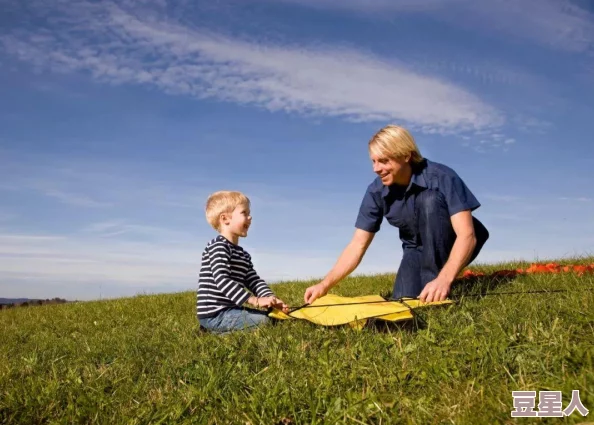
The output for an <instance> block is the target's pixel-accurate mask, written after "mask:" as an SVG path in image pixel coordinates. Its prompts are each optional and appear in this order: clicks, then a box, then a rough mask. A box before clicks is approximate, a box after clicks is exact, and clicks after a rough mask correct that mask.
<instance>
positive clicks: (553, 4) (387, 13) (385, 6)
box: [268, 0, 594, 52]
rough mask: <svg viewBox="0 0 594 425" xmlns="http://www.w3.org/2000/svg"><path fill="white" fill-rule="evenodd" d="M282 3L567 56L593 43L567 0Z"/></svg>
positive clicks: (593, 33) (593, 32)
mask: <svg viewBox="0 0 594 425" xmlns="http://www.w3.org/2000/svg"><path fill="white" fill-rule="evenodd" d="M268 1H270V0H268ZM282 1H284V2H286V3H296V4H301V5H304V6H308V7H316V8H326V9H337V10H345V11H349V12H356V13H357V14H359V15H362V16H369V17H372V18H373V19H378V18H380V19H381V18H390V17H393V16H395V15H396V14H397V13H403V12H411V13H413V12H414V13H428V14H431V15H432V16H433V17H436V18H438V19H442V20H444V21H446V22H448V23H450V24H452V25H453V26H457V27H460V26H462V27H467V28H471V29H473V30H478V31H487V32H491V33H496V34H505V35H508V36H511V37H513V38H516V39H524V40H528V41H532V42H535V43H538V44H541V45H544V46H548V47H551V48H553V49H559V50H565V51H572V52H584V51H591V50H592V45H593V43H594V14H592V13H591V12H589V11H588V10H586V9H584V8H581V7H579V6H578V5H576V4H575V3H573V2H571V1H570V0H522V1H513V0H490V1H475V0H424V1H414V0H366V1H359V0H346V1H333V0H282Z"/></svg>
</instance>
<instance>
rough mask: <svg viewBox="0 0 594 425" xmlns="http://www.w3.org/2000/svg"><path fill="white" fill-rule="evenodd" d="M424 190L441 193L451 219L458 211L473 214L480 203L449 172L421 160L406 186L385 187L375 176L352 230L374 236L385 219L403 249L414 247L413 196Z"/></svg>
mask: <svg viewBox="0 0 594 425" xmlns="http://www.w3.org/2000/svg"><path fill="white" fill-rule="evenodd" d="M426 189H434V190H438V191H439V192H441V193H442V194H443V195H444V197H445V200H446V203H447V206H448V210H449V213H450V216H452V215H454V214H456V213H459V212H460V211H464V210H470V211H474V210H475V209H477V208H478V207H480V205H481V204H480V203H479V201H478V200H477V199H476V198H475V197H474V195H473V194H472V192H471V191H470V189H468V187H467V186H466V184H465V183H464V182H463V181H462V179H461V178H460V177H459V176H458V174H456V172H455V171H454V170H452V169H451V168H449V167H447V166H445V165H443V164H439V163H437V162H433V161H429V160H428V159H426V158H425V159H424V160H423V161H422V162H421V163H420V164H416V165H414V164H413V174H412V176H411V180H410V183H409V185H408V186H406V187H405V186H399V185H391V186H384V184H383V183H382V180H381V178H380V177H379V176H378V177H376V178H375V180H374V181H373V182H372V183H371V184H370V185H369V186H368V187H367V191H366V192H365V196H364V197H363V201H362V202H361V207H360V208H359V215H358V216H357V221H356V223H355V227H356V228H358V229H361V230H366V231H368V232H372V233H376V232H378V231H379V229H380V225H381V223H382V221H383V219H384V217H386V220H387V221H388V223H390V224H391V225H392V226H395V227H397V228H398V229H399V231H400V240H401V241H402V242H403V247H406V246H416V243H417V242H416V241H417V235H416V230H415V228H416V226H415V216H414V196H411V195H414V194H418V193H419V192H421V191H423V190H426Z"/></svg>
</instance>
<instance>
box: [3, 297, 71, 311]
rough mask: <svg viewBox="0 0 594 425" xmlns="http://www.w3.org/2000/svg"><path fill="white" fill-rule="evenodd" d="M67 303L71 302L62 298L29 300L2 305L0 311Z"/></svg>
mask: <svg viewBox="0 0 594 425" xmlns="http://www.w3.org/2000/svg"><path fill="white" fill-rule="evenodd" d="M67 302H69V301H67V300H64V299H62V298H52V299H51V300H50V299H46V300H27V301H23V302H17V303H8V304H0V310H5V309H8V308H14V307H30V306H34V305H44V304H64V303H67Z"/></svg>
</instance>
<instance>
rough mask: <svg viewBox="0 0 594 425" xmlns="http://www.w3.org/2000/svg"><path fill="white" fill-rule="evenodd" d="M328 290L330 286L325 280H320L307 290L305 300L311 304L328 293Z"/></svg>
mask: <svg viewBox="0 0 594 425" xmlns="http://www.w3.org/2000/svg"><path fill="white" fill-rule="evenodd" d="M327 292H328V287H327V286H326V285H325V284H324V283H323V282H320V283H318V284H317V285H313V286H310V287H309V288H307V289H306V290H305V295H304V296H303V300H304V301H305V302H306V304H311V303H313V302H314V301H315V300H317V299H318V298H320V297H323V296H324V295H326V293H327Z"/></svg>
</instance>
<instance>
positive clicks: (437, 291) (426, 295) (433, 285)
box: [419, 276, 452, 303]
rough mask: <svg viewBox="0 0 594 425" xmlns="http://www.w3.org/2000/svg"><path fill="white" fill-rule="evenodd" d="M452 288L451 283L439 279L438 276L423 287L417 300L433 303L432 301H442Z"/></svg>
mask: <svg viewBox="0 0 594 425" xmlns="http://www.w3.org/2000/svg"><path fill="white" fill-rule="evenodd" d="M451 286H452V284H451V283H448V281H447V280H444V279H443V278H440V277H439V276H438V277H437V278H435V279H433V280H432V281H431V282H429V283H428V284H427V285H425V288H424V289H423V291H422V292H421V294H420V295H419V299H420V300H421V301H422V302H427V303H430V302H433V301H443V300H445V299H446V298H447V296H448V294H449V293H450V287H451Z"/></svg>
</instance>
